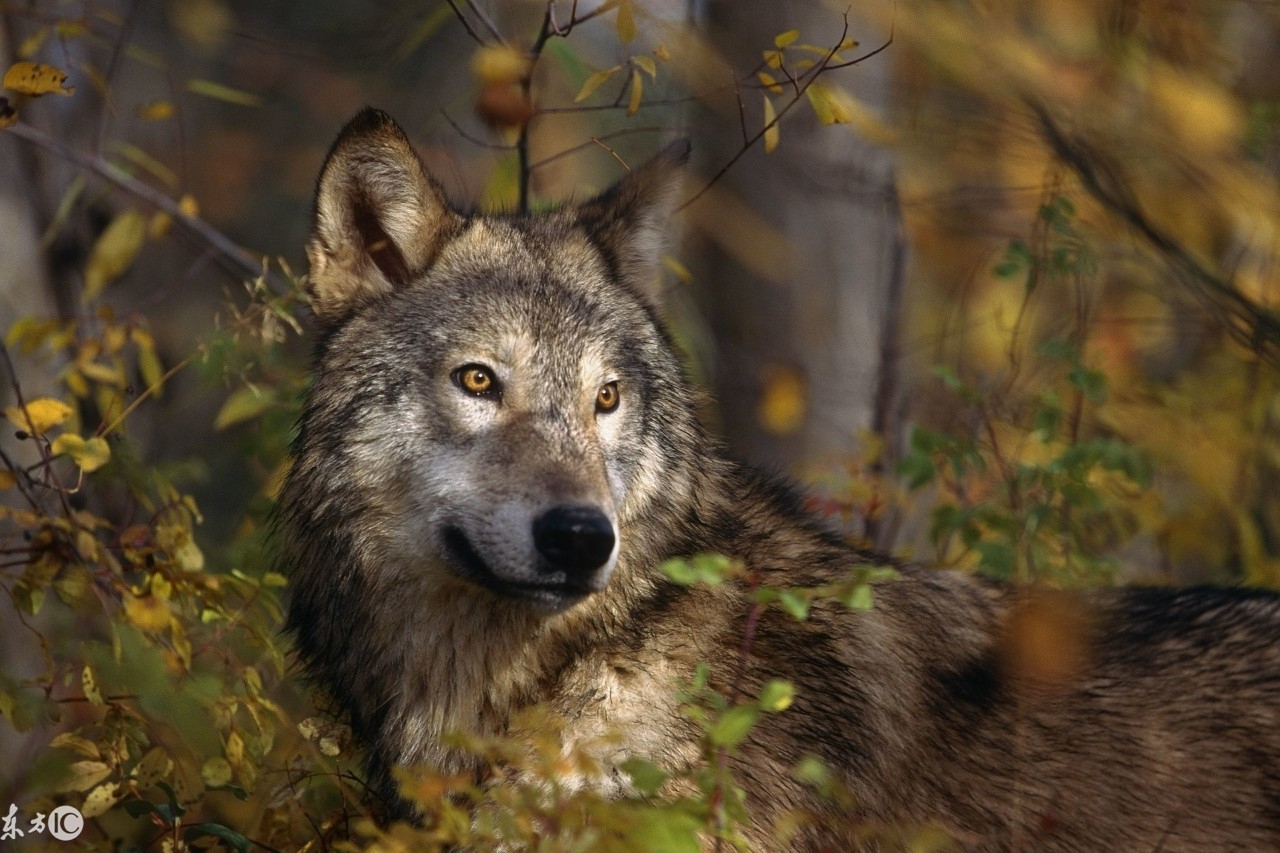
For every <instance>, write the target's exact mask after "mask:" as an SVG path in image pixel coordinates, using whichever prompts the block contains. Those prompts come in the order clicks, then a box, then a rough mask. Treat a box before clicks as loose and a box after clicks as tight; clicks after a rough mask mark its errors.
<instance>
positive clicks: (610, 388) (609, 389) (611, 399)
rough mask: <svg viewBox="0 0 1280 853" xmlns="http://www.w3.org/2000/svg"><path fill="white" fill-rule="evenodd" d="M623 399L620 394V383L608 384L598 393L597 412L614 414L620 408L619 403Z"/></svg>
mask: <svg viewBox="0 0 1280 853" xmlns="http://www.w3.org/2000/svg"><path fill="white" fill-rule="evenodd" d="M621 399H622V397H621V396H620V395H619V394H618V383H617V382H606V383H605V384H603V385H601V386H600V390H599V391H597V392H596V411H597V412H612V411H613V410H614V409H616V408H618V402H619V401H620V400H621Z"/></svg>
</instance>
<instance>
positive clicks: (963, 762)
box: [279, 110, 1280, 851]
mask: <svg viewBox="0 0 1280 853" xmlns="http://www.w3.org/2000/svg"><path fill="white" fill-rule="evenodd" d="M687 152H688V146H687V145H686V144H682V143H676V144H674V145H672V146H671V147H669V148H667V149H666V150H664V151H663V152H662V153H661V154H659V155H658V156H657V157H656V158H655V159H653V160H652V161H650V162H649V163H647V164H646V165H643V166H641V167H639V168H636V169H634V170H632V171H631V172H629V173H628V174H627V175H626V176H625V177H623V178H622V179H621V181H620V182H619V183H618V184H616V185H615V186H614V187H612V188H611V189H609V190H607V191H606V192H605V193H603V194H602V195H600V196H598V197H596V198H594V199H591V200H589V201H587V202H585V203H583V204H579V205H566V206H564V207H561V208H559V209H557V210H554V211H551V212H548V213H541V214H536V215H528V216H524V215H480V214H475V213H467V212H461V211H458V210H456V209H455V208H453V207H452V206H451V205H450V204H449V202H448V201H447V199H446V198H445V195H444V193H443V192H442V191H441V190H440V188H439V187H438V186H437V185H436V184H435V183H434V182H433V181H432V179H431V178H430V177H429V176H428V175H427V174H426V172H425V170H424V169H423V167H422V165H421V163H420V161H419V159H418V158H417V156H416V155H415V153H414V151H413V149H412V146H411V145H410V143H409V141H408V140H407V138H406V137H405V135H404V133H403V131H402V130H401V129H400V128H399V127H398V126H397V125H396V124H395V122H394V121H393V120H392V119H390V118H389V117H388V116H386V115H385V114H383V113H380V112H378V111H375V110H368V111H366V112H364V113H362V114H360V115H359V116H357V117H356V118H355V119H354V120H353V121H352V122H351V123H350V124H348V125H347V127H346V128H345V129H344V130H343V132H342V134H341V135H340V136H339V138H338V141H337V142H336V143H335V145H334V147H333V149H332V150H331V152H330V154H329V157H328V159H327V160H326V163H325V166H324V168H323V171H322V174H321V177H320V180H319V186H318V191H317V201H316V213H315V225H314V230H313V235H312V239H311V242H310V243H309V245H308V255H309V258H310V261H311V274H310V280H309V282H310V284H309V286H310V288H311V297H312V302H313V308H314V312H315V317H316V320H317V324H318V326H319V340H318V344H317V349H316V357H315V375H314V382H313V384H312V387H311V390H310V392H309V396H308V399H307V402H306V404H305V408H304V412H303V415H302V419H301V424H300V429H299V433H298V437H297V439H296V442H295V444H294V449H293V454H294V463H293V467H292V469H291V471H290V473H289V475H288V478H287V481H286V484H285V487H284V489H283V492H282V494H281V500H280V529H279V542H280V546H281V562H282V565H283V567H284V569H285V571H286V572H287V573H288V575H289V577H290V579H291V585H292V598H291V603H290V609H289V617H288V627H289V629H290V631H291V632H292V633H293V635H294V637H295V640H296V645H297V651H298V654H299V656H300V658H301V659H302V661H303V662H304V663H305V664H306V666H307V668H308V671H309V672H310V673H311V674H312V675H313V676H314V677H315V678H316V679H317V681H318V682H319V683H320V684H322V685H323V686H324V687H326V688H327V689H328V690H329V691H330V692H331V693H332V695H333V696H334V697H335V698H336V699H337V701H338V702H339V703H340V704H341V705H342V706H343V707H344V708H345V709H346V710H347V711H348V712H349V713H350V715H351V719H352V722H353V727H354V729H355V731H356V733H357V735H358V736H359V737H360V738H361V739H362V741H363V742H364V743H365V744H366V745H367V746H368V749H369V755H370V773H371V776H372V778H373V780H374V781H375V783H376V784H378V785H380V786H381V787H382V789H383V791H384V792H385V793H386V794H387V796H388V797H389V798H391V799H392V800H393V801H395V786H394V784H393V783H392V781H391V768H393V767H397V766H405V767H413V766H425V767H427V768H430V769H432V770H436V771H441V772H447V773H457V772H474V773H475V774H476V775H477V778H481V777H482V776H483V775H484V773H485V768H483V767H480V766H478V765H477V763H476V759H474V757H472V756H471V755H469V754H467V753H464V752H462V751H461V750H459V749H456V748H454V747H450V746H448V745H446V740H445V739H443V735H445V734H446V733H448V732H450V731H455V730H462V731H469V732H474V733H479V734H485V735H503V734H507V735H514V736H517V737H518V736H520V735H521V732H519V731H518V730H515V728H514V727H513V724H512V720H513V718H514V717H515V716H516V712H517V711H519V710H520V709H523V708H526V707H529V706H533V705H537V706H539V707H540V708H542V709H544V710H545V711H546V712H547V714H549V715H550V718H551V719H552V720H553V721H554V722H555V724H556V726H557V728H558V729H559V730H560V731H561V733H562V735H563V737H564V740H565V748H566V750H569V749H574V748H578V747H586V746H588V745H592V746H591V748H593V749H603V752H601V754H600V756H599V757H600V759H601V761H602V762H603V763H604V764H605V765H606V766H610V765H612V764H616V763H617V762H618V761H620V760H622V759H624V758H626V757H628V756H640V757H644V758H647V759H649V760H651V761H654V762H656V763H658V764H659V765H661V766H663V767H665V768H667V769H668V770H671V771H681V770H684V769H687V768H690V767H692V766H694V765H695V764H696V763H697V762H698V761H700V759H701V756H702V755H703V752H704V751H703V743H702V737H703V734H702V732H701V731H700V730H699V729H698V727H697V726H695V725H694V724H693V723H692V722H691V721H690V719H689V718H688V717H687V716H686V715H685V714H684V713H682V710H681V708H680V705H679V701H678V698H677V697H678V693H679V690H680V689H681V688H682V686H685V685H687V684H688V683H689V682H690V681H691V680H692V678H693V676H694V673H695V670H696V669H697V667H698V665H699V664H700V663H704V662H705V663H708V664H710V671H711V673H712V686H713V687H715V688H717V689H719V690H720V691H721V692H723V693H726V694H727V693H729V692H730V690H731V683H732V682H733V681H734V680H735V679H736V678H737V677H738V674H739V673H740V674H741V685H740V686H741V687H742V689H743V690H745V691H747V692H750V691H751V690H757V689H759V687H760V686H761V685H762V684H764V683H765V682H766V681H767V680H769V679H772V678H784V679H787V680H789V681H791V682H792V683H793V684H794V685H795V700H794V703H793V705H792V706H791V707H790V708H789V709H788V710H787V711H786V712H784V713H781V714H778V715H776V716H770V717H769V718H768V719H767V720H766V721H763V722H762V723H761V724H760V725H759V726H757V727H756V729H754V730H753V732H752V734H751V736H750V737H749V739H748V740H747V741H746V742H745V743H744V744H743V746H742V748H741V749H740V750H738V751H737V752H736V753H735V754H734V755H733V757H732V764H733V770H734V772H735V777H736V778H737V779H738V780H739V781H740V782H741V783H742V785H743V787H744V789H745V792H746V795H747V805H748V812H749V814H750V815H751V823H750V824H749V825H748V827H747V833H748V837H749V840H750V842H751V843H752V844H753V846H755V847H756V848H757V849H772V848H776V847H777V846H778V844H779V840H778V837H777V835H776V833H777V832H778V831H779V828H780V827H782V826H783V825H785V824H787V821H788V818H789V816H792V815H795V814H798V813H802V814H804V815H807V816H808V817H807V819H806V820H805V821H802V822H801V824H800V825H801V826H802V827H803V828H802V829H801V830H799V833H798V834H795V835H792V836H790V838H789V840H788V842H787V843H788V844H789V845H790V846H792V847H795V848H808V847H820V846H823V845H827V846H831V845H835V846H838V847H841V848H867V849H878V848H879V847H880V846H881V845H882V844H885V843H889V842H886V841H885V839H891V838H893V837H894V836H893V834H892V833H893V832H894V831H895V828H900V827H922V826H930V827H936V828H939V829H941V830H942V831H944V832H946V833H947V834H949V835H950V836H951V837H952V838H954V839H955V840H956V841H957V842H959V844H960V846H962V847H964V848H972V849H1012V848H1033V849H1046V850H1097V849H1134V850H1137V849H1149V850H1155V849H1160V850H1169V851H1172V850H1208V849H1215V850H1216V849H1224V848H1242V849H1254V848H1275V847H1276V845H1277V844H1278V843H1280V762H1278V759H1280V725H1278V723H1280V644H1278V643H1277V636H1278V630H1280V600H1278V599H1277V597H1276V596H1275V595H1273V594H1270V593H1265V592H1256V591H1255V592H1245V591H1238V590H1237V591H1232V590H1210V589H1194V590H1180V591H1175V590H1161V589H1133V590H1110V591H1098V592H1094V593H1090V594H1067V593H1053V594H1051V593H1047V592H1043V591H1035V590H1021V589H1016V588H1011V587H1006V586H1001V585H996V584H992V583H988V582H985V581H983V580H980V579H978V578H975V577H972V576H968V575H964V574H959V573H955V572H945V571H937V570H932V569H929V568H927V567H915V566H901V567H899V571H898V577H897V578H896V579H895V580H892V581H887V582H884V583H880V584H877V586H876V589H875V604H874V607H873V608H872V609H871V610H870V611H867V612H850V611H848V610H847V609H845V608H844V607H842V606H840V605H838V604H836V603H834V602H820V603H818V604H817V605H815V607H814V608H813V610H812V612H811V614H810V616H809V618H808V619H807V620H804V621H798V620H796V619H793V618H791V617H790V616H788V615H787V614H785V613H783V612H782V611H781V610H779V609H777V608H769V609H766V610H765V611H764V612H763V614H761V615H760V618H759V620H758V623H756V624H753V625H752V626H751V629H750V630H751V631H752V632H753V633H752V638H751V643H750V646H749V655H748V656H747V658H746V660H745V662H744V661H743V660H742V657H741V652H742V647H743V637H744V632H746V631H747V630H748V626H747V613H748V611H749V610H750V609H751V594H750V590H749V589H748V588H747V586H746V585H745V584H742V583H736V582H735V583H726V584H722V585H719V586H693V587H685V586H679V585H676V584H674V583H673V582H672V581H670V580H669V579H667V578H666V576H665V575H664V574H663V573H662V572H660V571H659V568H658V567H659V565H660V564H661V563H662V562H663V561H665V560H666V559H668V558H671V557H677V556H688V555H692V554H697V553H704V552H709V553H717V554H723V555H726V556H728V557H731V558H733V559H734V560H737V561H739V562H740V563H741V564H742V565H743V566H745V567H746V569H747V570H748V572H749V573H751V574H752V575H753V576H754V577H755V578H756V580H757V581H758V583H759V584H760V585H762V586H766V587H774V588H786V587H806V588H808V587H820V586H824V585H830V584H834V583H839V582H840V581H841V580H842V579H844V578H847V577H848V576H849V573H850V572H851V571H853V570H855V569H857V568H858V567H860V566H867V565H883V564H885V563H886V559H885V558H884V557H882V556H880V555H877V554H872V553H867V552H864V551H861V550H858V549H856V548H853V547H851V546H849V545H848V544H847V543H845V542H844V541H842V540H841V539H840V538H839V537H838V536H836V535H835V534H834V533H832V532H831V531H830V530H828V529H827V528H826V527H825V526H824V525H823V524H822V523H821V522H820V521H819V520H817V519H815V518H813V517H811V516H809V515H807V514H806V513H805V512H804V511H803V510H802V508H801V503H800V499H799V498H798V496H797V495H796V494H795V493H794V492H793V491H792V490H791V489H790V488H789V487H788V486H786V485H783V484H780V483H778V482H776V481H774V480H772V479H770V478H767V477H764V476H761V475H760V474H758V473H756V472H754V471H752V470H751V469H749V468H746V467H744V466H742V465H739V464H737V463H735V462H732V461H730V460H728V459H727V458H726V457H725V456H724V454H723V453H722V452H721V450H720V448H719V446H718V444H717V442H716V441H715V440H714V439H713V438H712V437H711V436H709V435H708V433H707V431H706V430H705V429H704V427H703V426H702V424H701V423H700V422H699V420H698V412H699V410H700V406H701V403H700V398H699V396H698V394H697V393H696V392H695V390H694V389H693V388H692V386H691V384H690V382H689V380H688V377H687V376H686V373H685V371H684V369H683V367H682V364H681V361H680V359H679V357H678V355H677V353H676V350H675V348H674V346H673V345H672V342H671V339H670V336H669V334H668V333H667V331H666V329H665V327H664V325H663V323H662V320H661V298H660V293H659V291H658V286H657V284H656V279H657V275H656V273H657V266H658V263H659V258H660V251H661V246H662V242H663V232H664V229H665V226H666V222H667V219H668V217H669V216H670V214H671V212H672V209H673V207H674V204H675V201H676V193H677V188H678V181H679V173H680V167H681V165H682V163H683V162H684V160H685V158H686V157H687ZM1028 626H1030V627H1028ZM1045 626H1048V627H1047V628H1046V627H1045ZM1045 644H1048V645H1049V646H1052V647H1053V648H1054V649H1055V652H1057V653H1055V654H1052V655H1043V654H1038V653H1037V651H1036V650H1037V648H1040V647H1042V646H1044V645H1045ZM611 735H612V739H610V736H611ZM598 744H610V746H608V747H599V746H595V745H598ZM806 756H817V757H818V758H820V759H821V760H822V761H823V762H824V763H825V764H826V765H827V766H828V767H829V768H830V769H831V770H832V771H833V772H834V773H835V774H836V776H837V777H838V779H839V780H840V782H841V784H842V786H843V787H844V788H846V789H847V791H848V797H847V798H845V799H842V800H838V801H837V800H832V799H830V798H825V797H822V796H819V795H818V794H817V793H816V792H815V791H814V789H813V788H812V787H811V786H809V785H806V784H805V783H802V782H801V781H799V780H798V779H797V778H796V775H795V773H794V768H795V767H796V766H797V764H799V763H800V761H801V760H802V759H804V758H805V757H806ZM621 778H622V777H620V776H619V775H618V774H610V773H604V774H601V775H600V776H598V777H591V778H583V779H581V780H579V784H582V785H589V786H592V787H594V788H597V789H599V790H600V791H602V792H604V793H606V794H610V795H621V794H623V793H625V792H626V791H627V788H626V784H625V782H623V781H620V780H621ZM402 809H403V806H402ZM401 814H403V815H410V814H411V813H410V812H408V811H403V810H402V811H401Z"/></svg>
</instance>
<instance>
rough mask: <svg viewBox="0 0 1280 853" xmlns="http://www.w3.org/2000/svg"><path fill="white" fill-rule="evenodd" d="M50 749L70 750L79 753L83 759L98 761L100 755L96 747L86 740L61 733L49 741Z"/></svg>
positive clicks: (68, 733) (67, 733)
mask: <svg viewBox="0 0 1280 853" xmlns="http://www.w3.org/2000/svg"><path fill="white" fill-rule="evenodd" d="M49 746H50V748H52V749H70V750H74V751H75V752H78V753H80V754H81V755H83V756H84V757H85V758H93V759H99V758H101V757H102V753H101V752H99V750H98V745H97V744H96V743H94V742H93V741H91V740H89V739H88V738H83V737H80V736H79V735H75V734H71V733H70V732H62V733H61V734H59V735H58V736H57V737H55V738H54V739H53V740H51V741H49Z"/></svg>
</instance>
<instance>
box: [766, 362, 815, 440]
mask: <svg viewBox="0 0 1280 853" xmlns="http://www.w3.org/2000/svg"><path fill="white" fill-rule="evenodd" d="M804 417H805V385H804V379H803V378H802V377H801V376H800V373H799V372H798V371H796V370H795V369H794V368H791V367H781V366H774V367H772V368H770V369H769V370H768V371H767V372H766V373H765V381H764V394H763V395H762V396H761V398H760V407H759V418H760V425H761V426H762V427H764V429H765V430H766V431H768V432H770V433H773V434H774V435H790V434H791V433H793V432H795V431H796V430H798V429H800V427H801V426H802V425H803V424H804Z"/></svg>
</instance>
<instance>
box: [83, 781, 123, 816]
mask: <svg viewBox="0 0 1280 853" xmlns="http://www.w3.org/2000/svg"><path fill="white" fill-rule="evenodd" d="M125 790H126V789H124V788H122V787H121V786H120V783H119V782H104V783H103V784H101V785H99V786H98V787H96V788H94V789H93V790H92V791H90V792H89V794H88V796H86V797H85V798H84V805H82V806H81V807H80V814H82V815H83V816H84V817H86V818H92V817H98V816H99V815H102V814H105V813H106V812H107V810H108V809H110V808H111V807H112V806H114V805H115V804H116V803H118V802H120V798H121V797H123V796H124V792H125Z"/></svg>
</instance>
